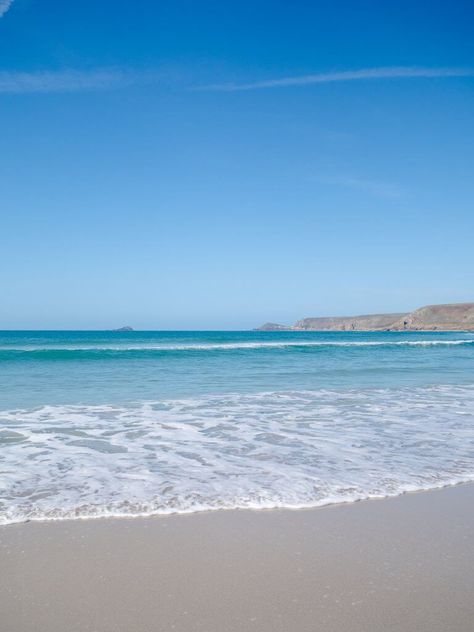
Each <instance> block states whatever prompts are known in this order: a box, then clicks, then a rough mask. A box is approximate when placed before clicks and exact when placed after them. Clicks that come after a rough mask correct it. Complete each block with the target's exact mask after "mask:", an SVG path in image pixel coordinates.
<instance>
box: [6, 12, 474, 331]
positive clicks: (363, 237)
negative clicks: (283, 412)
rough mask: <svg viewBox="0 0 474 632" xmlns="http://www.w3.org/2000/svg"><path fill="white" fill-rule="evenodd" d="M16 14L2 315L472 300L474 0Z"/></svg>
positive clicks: (239, 314) (166, 317) (10, 25)
mask: <svg viewBox="0 0 474 632" xmlns="http://www.w3.org/2000/svg"><path fill="white" fill-rule="evenodd" d="M0 16H1V17H0V213H1V231H0V271H1V272H0V291H1V297H2V300H1V301H0V328H109V327H115V326H120V325H122V324H130V325H132V326H134V327H136V328H152V329H155V328H156V329H159V328H166V329H173V328H176V329H186V328H190V329H194V328H208V329H213V328H218V329H220V328H231V329H233V328H248V327H253V326H255V325H258V324H260V323H261V322H263V321H267V320H273V321H276V322H283V323H291V322H294V321H295V320H296V319H297V318H302V317H304V316H312V315H346V314H347V315H349V314H357V313H367V312H373V311H404V310H410V309H414V308H416V307H419V306H421V305H423V304H427V303H441V302H457V301H472V300H474V248H473V237H474V204H473V200H474V177H473V164H474V122H473V121H474V38H473V37H472V24H473V23H474V9H473V5H472V3H471V2H452V3H447V2H430V3H426V2H413V1H412V2H403V1H401V2H392V3H388V2H387V3H380V2H375V1H374V2H364V1H361V2H338V1H335V2H330V3H329V2H317V1H312V2H302V1H300V2H292V3H289V2H263V1H261V2H259V1H256V2H242V1H240V2H226V1H225V0H220V1H217V0H216V1H214V2H197V1H193V2H184V1H181V0H174V1H160V2H151V1H146V0H143V1H141V2H137V3H130V1H129V0H128V1H127V2H125V1H120V0H116V1H114V2H108V1H103V2H94V1H92V0H83V1H81V2H75V3H69V2H68V3H65V2H60V1H52V0H49V1H48V0H41V1H40V0H14V1H13V2H8V0H0Z"/></svg>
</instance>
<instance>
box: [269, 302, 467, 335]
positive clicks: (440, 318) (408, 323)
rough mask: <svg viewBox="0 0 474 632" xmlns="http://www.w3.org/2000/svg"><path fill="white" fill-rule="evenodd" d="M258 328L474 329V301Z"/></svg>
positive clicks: (307, 329) (307, 319) (326, 329)
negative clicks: (397, 312) (399, 312)
mask: <svg viewBox="0 0 474 632" xmlns="http://www.w3.org/2000/svg"><path fill="white" fill-rule="evenodd" d="M257 330H258V331H283V330H291V331H474V303H451V304H447V305H427V306H425V307H421V308H420V309H417V310H415V311H413V312H409V313H406V314H367V315H364V316H327V317H320V318H303V319H302V320H298V321H297V322H296V323H295V324H294V326H293V327H285V326H283V325H275V324H273V323H266V324H265V325H262V327H258V328H257Z"/></svg>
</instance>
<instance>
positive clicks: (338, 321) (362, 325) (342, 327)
mask: <svg viewBox="0 0 474 632" xmlns="http://www.w3.org/2000/svg"><path fill="white" fill-rule="evenodd" d="M402 317H403V314H367V315H364V316H335V317H327V318H303V320H298V321H297V322H296V323H295V326H294V328H293V329H313V330H318V331H324V330H329V331H374V330H378V329H388V328H389V327H391V326H392V325H393V324H394V323H395V322H397V321H399V320H400V319H402Z"/></svg>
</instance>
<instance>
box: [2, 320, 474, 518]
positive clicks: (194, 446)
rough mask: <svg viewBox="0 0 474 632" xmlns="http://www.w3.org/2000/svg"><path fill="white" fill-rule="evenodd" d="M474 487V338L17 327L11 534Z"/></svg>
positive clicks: (10, 373) (6, 425)
mask: <svg viewBox="0 0 474 632" xmlns="http://www.w3.org/2000/svg"><path fill="white" fill-rule="evenodd" d="M465 480H474V333H459V332H456V333H454V332H440V333H437V332H433V333H419V332H411V333H394V332H380V333H361V332H350V333H344V332H331V333H321V332H248V331H246V332H103V331H100V332H99V331H98V332H93V331H88V332H74V331H61V332H59V331H58V332H52V331H48V332H38V331H35V332H13V331H8V332H0V524H2V523H3V524H7V523H11V522H17V521H23V520H27V519H60V518H76V517H100V516H109V515H112V516H124V515H127V516H132V515H150V514H160V513H169V512H174V511H180V512H188V511H196V510H203V509H221V508H236V507H252V508H255V509H258V508H270V507H293V508H296V507H311V506H318V505H322V504H326V503H329V502H340V501H351V500H357V499H360V498H368V497H379V496H386V495H394V494H398V493H402V492H404V491H410V490H416V489H429V488H434V487H439V486H442V485H446V484H452V483H456V482H460V481H465Z"/></svg>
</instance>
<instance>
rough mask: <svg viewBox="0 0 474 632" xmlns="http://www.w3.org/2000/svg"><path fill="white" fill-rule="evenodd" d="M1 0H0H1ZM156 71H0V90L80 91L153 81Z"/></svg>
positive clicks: (20, 91)
mask: <svg viewBox="0 0 474 632" xmlns="http://www.w3.org/2000/svg"><path fill="white" fill-rule="evenodd" d="M0 1H1V0H0ZM158 79H159V74H158V72H151V71H150V72H148V71H133V70H121V69H116V68H101V69H93V70H60V71H44V72H9V71H0V93H10V94H21V93H28V92H79V91H83V90H106V89H112V88H121V87H125V86H127V85H133V84H142V83H149V82H154V81H157V80H158Z"/></svg>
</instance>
